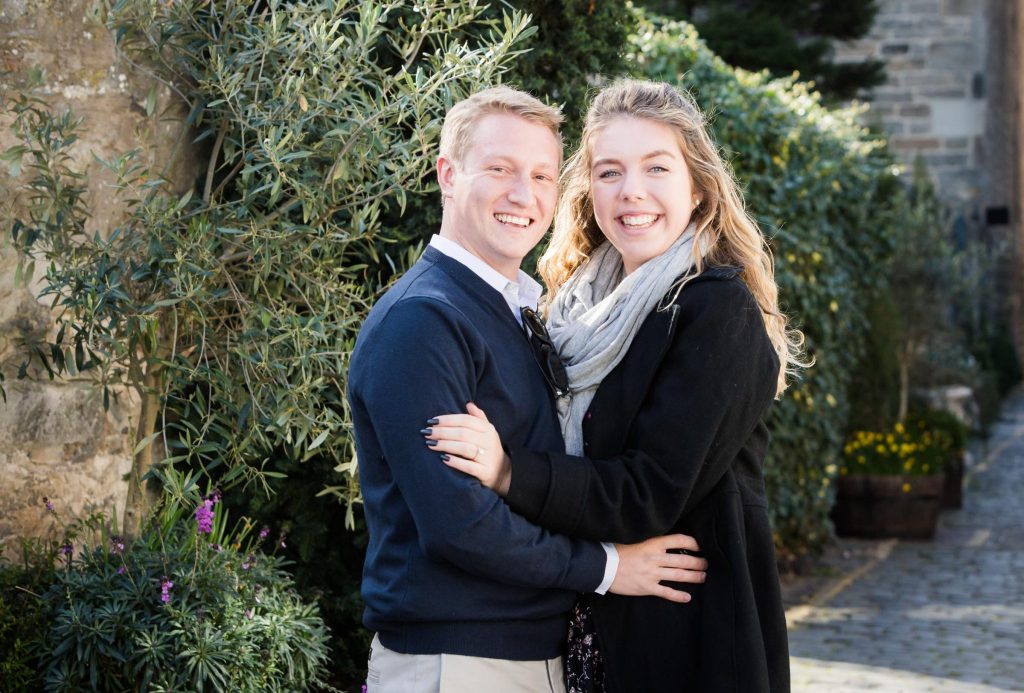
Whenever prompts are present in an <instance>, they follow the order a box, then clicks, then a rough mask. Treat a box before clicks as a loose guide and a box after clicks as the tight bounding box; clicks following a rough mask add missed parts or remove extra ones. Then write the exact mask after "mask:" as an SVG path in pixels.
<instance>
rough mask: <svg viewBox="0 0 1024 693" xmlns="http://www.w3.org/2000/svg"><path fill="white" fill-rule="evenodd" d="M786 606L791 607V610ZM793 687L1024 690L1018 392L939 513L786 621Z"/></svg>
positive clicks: (1023, 482)
mask: <svg viewBox="0 0 1024 693" xmlns="http://www.w3.org/2000/svg"><path fill="white" fill-rule="evenodd" d="M794 613H796V612H794ZM790 650H791V652H792V655H793V659H792V670H793V690H794V691H796V692H799V691H828V692H829V693H845V692H847V691H886V692H889V691H894V692H896V691H914V692H916V691H942V692H948V693H953V692H954V691H955V692H957V693H960V692H964V693H975V692H977V693H982V692H986V691H1024V394H1018V395H1016V396H1014V397H1013V398H1011V399H1009V400H1008V401H1007V402H1006V404H1005V407H1004V411H1003V417H1002V419H1001V420H1000V422H999V423H998V424H997V425H996V426H995V427H994V429H993V432H992V436H991V438H990V440H989V443H988V446H987V454H984V455H983V456H981V458H980V461H979V462H978V463H977V464H976V465H974V466H973V467H972V468H971V470H970V472H969V478H968V485H967V489H966V492H965V494H964V506H963V508H961V509H959V510H945V511H943V513H942V517H941V519H940V523H939V530H938V532H937V534H936V537H935V540H934V541H931V542H909V541H905V542H896V544H895V546H893V547H891V551H890V552H889V553H888V555H887V556H886V557H885V558H884V559H883V560H880V561H879V562H877V564H876V565H874V566H873V567H872V568H871V569H870V570H868V571H867V572H866V573H864V574H863V575H861V576H860V577H859V578H857V579H856V580H854V581H853V582H852V583H850V584H849V585H848V586H846V587H845V589H842V590H841V591H840V592H838V594H836V595H835V596H833V597H832V598H831V599H830V600H828V601H827V602H826V603H824V604H823V605H819V606H811V607H809V608H802V609H800V610H799V613H798V616H797V617H796V618H795V619H794V621H793V622H792V623H791V627H790Z"/></svg>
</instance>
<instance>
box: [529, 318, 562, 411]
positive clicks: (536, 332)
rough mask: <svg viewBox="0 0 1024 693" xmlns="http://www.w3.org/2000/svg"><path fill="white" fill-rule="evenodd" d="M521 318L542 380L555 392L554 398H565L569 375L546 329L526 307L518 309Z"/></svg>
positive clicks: (539, 319)
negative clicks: (542, 377)
mask: <svg viewBox="0 0 1024 693" xmlns="http://www.w3.org/2000/svg"><path fill="white" fill-rule="evenodd" d="M519 313H520V315H522V316H523V325H524V326H525V327H526V331H527V332H529V336H530V347H531V348H532V349H533V356H534V358H536V359H537V363H538V364H540V370H541V372H543V373H544V379H545V380H547V381H548V385H550V386H551V389H552V390H554V391H555V396H556V397H565V396H566V395H568V394H569V374H568V373H567V372H566V371H565V364H564V363H562V359H561V357H560V356H559V355H558V350H557V349H556V348H555V344H554V342H552V341H551V335H549V334H548V328H547V327H546V326H545V325H544V321H543V320H542V319H541V317H540V316H539V315H537V313H536V311H534V310H533V309H532V308H529V307H527V306H523V307H522V308H520V309H519Z"/></svg>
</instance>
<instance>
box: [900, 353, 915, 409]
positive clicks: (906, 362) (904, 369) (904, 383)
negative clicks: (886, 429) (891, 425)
mask: <svg viewBox="0 0 1024 693" xmlns="http://www.w3.org/2000/svg"><path fill="white" fill-rule="evenodd" d="M913 353H914V349H913V347H912V346H911V345H909V344H908V345H906V346H905V347H904V348H903V352H902V353H901V354H900V403H899V410H898V411H897V412H896V420H897V421H900V422H903V421H906V419H907V410H908V409H909V408H910V364H911V363H912V362H913Z"/></svg>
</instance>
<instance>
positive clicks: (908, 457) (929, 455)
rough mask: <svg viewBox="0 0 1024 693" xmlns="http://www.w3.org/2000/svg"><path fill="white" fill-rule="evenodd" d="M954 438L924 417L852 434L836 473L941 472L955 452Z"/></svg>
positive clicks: (914, 473)
mask: <svg viewBox="0 0 1024 693" xmlns="http://www.w3.org/2000/svg"><path fill="white" fill-rule="evenodd" d="M958 451H959V450H958V441H957V439H956V437H955V436H954V435H953V433H951V432H950V431H949V430H947V429H946V428H944V427H939V426H934V425H932V424H931V422H930V421H929V420H928V418H927V417H921V418H915V419H912V420H910V421H908V422H907V423H905V424H904V423H899V422H898V423H896V424H895V425H894V426H893V427H892V428H891V429H889V430H884V431H854V433H853V434H852V435H851V436H850V437H849V439H848V440H847V441H846V444H845V445H844V446H843V466H842V467H841V468H840V470H839V473H840V474H842V475H847V474H887V475H902V476H927V475H930V474H938V473H940V472H942V471H943V470H944V469H945V467H946V464H947V463H948V462H949V460H950V459H951V458H952V457H953V455H954V454H956V453H957V452H958Z"/></svg>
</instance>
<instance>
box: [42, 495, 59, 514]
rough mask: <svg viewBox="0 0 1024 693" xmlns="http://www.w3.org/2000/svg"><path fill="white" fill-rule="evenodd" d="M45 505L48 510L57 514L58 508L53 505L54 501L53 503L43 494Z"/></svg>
mask: <svg viewBox="0 0 1024 693" xmlns="http://www.w3.org/2000/svg"><path fill="white" fill-rule="evenodd" d="M43 505H45V506H46V511H47V512H49V513H52V514H54V515H56V514H57V509H56V508H54V507H53V503H51V502H50V499H49V498H47V497H46V496H43Z"/></svg>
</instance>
